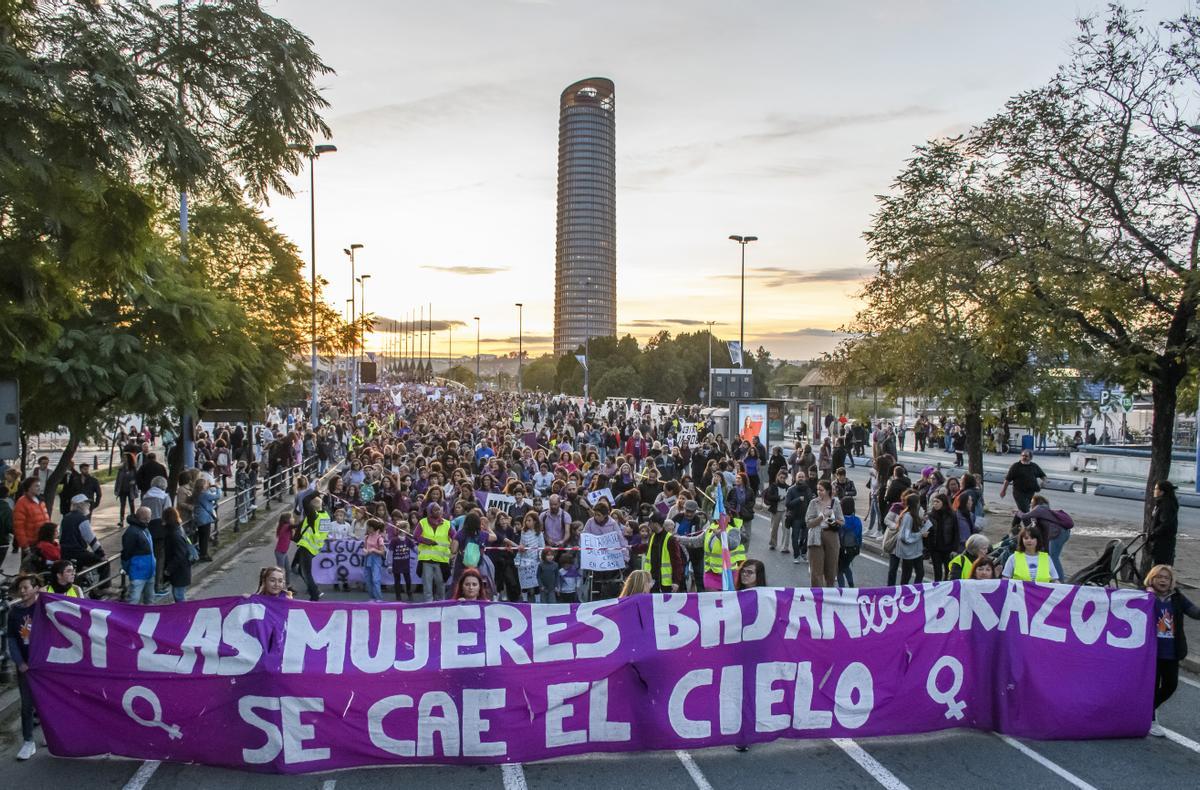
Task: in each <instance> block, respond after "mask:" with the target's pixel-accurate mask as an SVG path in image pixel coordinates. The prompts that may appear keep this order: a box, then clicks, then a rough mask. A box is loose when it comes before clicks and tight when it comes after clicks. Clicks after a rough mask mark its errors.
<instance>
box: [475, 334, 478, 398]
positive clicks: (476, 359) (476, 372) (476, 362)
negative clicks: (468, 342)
mask: <svg viewBox="0 0 1200 790" xmlns="http://www.w3.org/2000/svg"><path fill="white" fill-rule="evenodd" d="M475 389H479V316H475Z"/></svg>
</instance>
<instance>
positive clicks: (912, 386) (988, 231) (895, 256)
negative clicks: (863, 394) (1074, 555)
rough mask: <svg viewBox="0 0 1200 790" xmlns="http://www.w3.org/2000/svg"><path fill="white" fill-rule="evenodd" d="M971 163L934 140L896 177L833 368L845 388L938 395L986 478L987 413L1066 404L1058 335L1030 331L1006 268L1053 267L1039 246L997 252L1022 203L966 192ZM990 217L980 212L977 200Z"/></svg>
mask: <svg viewBox="0 0 1200 790" xmlns="http://www.w3.org/2000/svg"><path fill="white" fill-rule="evenodd" d="M975 173H976V167H975V164H974V162H973V161H972V160H971V158H970V157H969V156H968V154H967V152H966V150H965V148H964V147H963V146H962V145H960V144H959V143H958V142H957V141H943V142H931V143H928V144H926V145H924V146H921V147H919V148H918V149H917V152H916V155H915V156H914V157H913V159H912V160H910V161H909V163H908V164H907V166H906V167H905V169H904V170H903V171H902V172H901V174H900V175H899V176H898V177H897V179H896V182H895V184H894V186H893V190H892V192H891V193H890V194H889V195H886V196H882V197H881V198H880V199H879V205H880V208H879V210H878V212H877V213H876V215H875V217H874V221H873V223H872V226H871V229H870V230H869V231H868V232H867V233H866V234H865V236H866V239H867V242H868V245H869V252H870V255H871V257H872V258H873V259H874V260H875V261H876V262H877V263H878V265H879V269H878V273H877V274H876V275H875V276H874V277H873V278H872V279H871V281H870V282H868V283H867V285H866V286H865V287H864V288H863V290H862V293H861V294H860V296H861V298H862V299H863V300H864V302H865V304H866V306H865V307H864V309H863V310H862V311H861V312H860V313H859V314H858V315H857V316H856V318H855V320H854V324H853V325H854V326H855V327H856V328H857V329H858V330H859V332H860V333H861V334H859V335H856V336H855V337H853V338H851V339H850V340H848V341H847V342H846V343H844V344H843V346H842V348H841V353H839V354H838V355H836V360H837V362H836V363H835V364H833V365H831V368H832V370H833V371H834V372H835V373H836V374H837V375H838V377H839V378H840V380H841V381H843V382H844V383H846V384H849V385H857V386H864V385H868V386H883V387H885V388H886V389H887V390H888V391H889V392H890V393H891V394H893V395H895V396H899V395H917V396H924V397H928V398H935V399H937V400H938V401H939V402H941V403H942V404H943V405H945V406H948V407H951V408H953V409H955V410H956V411H958V412H959V414H960V415H961V416H962V417H963V427H964V429H965V431H966V445H967V457H968V466H969V468H970V469H971V471H972V472H975V473H977V474H978V473H982V471H983V442H982V431H983V413H984V411H985V409H988V408H997V409H1002V408H1004V407H1005V406H1006V405H1007V404H1009V403H1010V402H1012V401H1019V402H1022V403H1033V402H1034V401H1036V400H1038V399H1039V398H1041V399H1051V400H1052V399H1056V398H1059V397H1062V393H1061V392H1060V391H1058V390H1060V389H1061V386H1053V385H1054V383H1055V382H1057V383H1058V384H1060V385H1063V384H1065V382H1063V381H1062V380H1054V381H1051V380H1050V379H1049V377H1048V376H1047V371H1049V370H1050V369H1052V368H1061V367H1065V366H1066V364H1067V350H1066V347H1065V345H1064V343H1063V340H1062V337H1061V335H1060V334H1056V333H1053V332H1047V331H1037V330H1036V329H1035V328H1034V327H1031V326H1030V324H1031V320H1030V319H1031V316H1036V311H1035V310H1034V309H1033V307H1034V304H1035V297H1034V296H1033V293H1032V289H1031V287H1030V286H1028V285H1027V284H1026V283H1025V282H1024V281H1022V280H1020V279H1014V278H1013V277H1012V271H1013V267H1014V266H1022V267H1029V268H1035V269H1036V268H1039V267H1044V266H1046V265H1047V264H1050V263H1052V262H1051V261H1049V260H1047V258H1046V257H1045V255H1044V253H1043V252H1042V251H1041V250H1040V249H1039V248H1037V247H1036V246H1029V247H1018V246H1013V247H1011V248H1009V249H1006V250H1003V251H997V250H995V249H992V248H989V247H987V246H982V245H980V244H978V243H977V240H978V239H979V238H985V237H992V236H1000V235H1003V234H1005V233H1007V232H1008V231H1009V229H1010V228H1011V227H1012V221H1013V219H1014V218H1017V217H1020V216H1022V210H1021V209H1022V207H1021V206H1016V207H1014V206H1011V205H1004V204H1002V202H1001V201H999V200H997V199H995V198H994V197H993V196H990V195H977V194H975V193H974V192H973V191H972V189H971V188H970V186H969V185H970V183H971V180H972V179H973V178H974V176H975ZM985 199H986V200H987V201H988V205H989V208H990V209H991V210H990V211H988V212H982V211H977V210H976V209H977V208H978V207H979V206H980V205H982V203H983V201H984V200H985Z"/></svg>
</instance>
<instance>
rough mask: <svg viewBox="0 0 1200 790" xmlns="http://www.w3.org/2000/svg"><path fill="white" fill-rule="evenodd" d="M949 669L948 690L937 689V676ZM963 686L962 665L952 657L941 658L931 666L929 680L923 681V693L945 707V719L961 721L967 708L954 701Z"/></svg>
mask: <svg viewBox="0 0 1200 790" xmlns="http://www.w3.org/2000/svg"><path fill="white" fill-rule="evenodd" d="M947 667H949V669H950V675H951V680H950V688H948V689H945V690H944V691H943V690H942V689H939V688H938V683H937V680H938V675H939V674H940V673H941V671H942V670H943V669H945V668H947ZM962 684H963V668H962V663H961V662H960V661H959V660H958V659H957V658H954V657H953V656H942V657H941V658H939V659H938V660H937V663H935V664H934V665H933V669H931V670H929V678H928V679H927V680H926V681H925V691H926V692H928V693H929V698H930V699H932V700H933V701H934V702H940V703H941V704H943V705H945V706H946V718H947V719H961V718H962V717H963V708H965V707H967V703H965V702H960V701H959V700H958V699H956V697H957V695H958V692H959V689H961V688H962Z"/></svg>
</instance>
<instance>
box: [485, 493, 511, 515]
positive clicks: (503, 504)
mask: <svg viewBox="0 0 1200 790" xmlns="http://www.w3.org/2000/svg"><path fill="white" fill-rule="evenodd" d="M516 504H517V499H516V497H511V496H509V495H507V494H496V493H491V492H489V493H488V495H487V501H486V502H485V503H484V507H483V509H484V510H491V509H492V508H496V509H497V510H499V511H500V512H501V513H508V514H510V515H511V514H512V510H513V508H514V507H515V506H516Z"/></svg>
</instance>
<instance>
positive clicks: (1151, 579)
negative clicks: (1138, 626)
mask: <svg viewBox="0 0 1200 790" xmlns="http://www.w3.org/2000/svg"><path fill="white" fill-rule="evenodd" d="M1145 585H1146V590H1147V592H1151V593H1154V623H1155V626H1154V631H1155V634H1156V635H1157V637H1158V638H1157V639H1155V640H1154V641H1155V642H1157V643H1158V658H1157V662H1156V664H1155V675H1154V711H1155V714H1154V721H1153V722H1152V723H1151V724H1150V734H1151V735H1154V736H1157V737H1160V738H1161V737H1163V736H1164V735H1166V734H1167V731H1166V730H1164V729H1163V728H1162V725H1160V724H1159V723H1158V707H1159V706H1160V705H1162V704H1163V703H1164V702H1166V701H1167V700H1169V699H1170V698H1171V695H1172V694H1174V693H1175V689H1176V687H1177V686H1178V685H1179V662H1180V661H1182V660H1183V659H1184V658H1186V657H1187V652H1188V648H1187V636H1186V635H1185V634H1184V632H1183V621H1184V617H1190V618H1192V619H1193V620H1200V607H1198V606H1196V604H1194V603H1192V602H1191V601H1189V600H1188V599H1187V596H1185V595H1184V594H1183V593H1182V592H1180V591H1179V589H1178V588H1177V587H1176V586H1175V569H1174V568H1172V567H1171V566H1170V565H1155V566H1154V567H1153V568H1151V569H1150V572H1149V573H1148V574H1146V580H1145Z"/></svg>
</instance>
